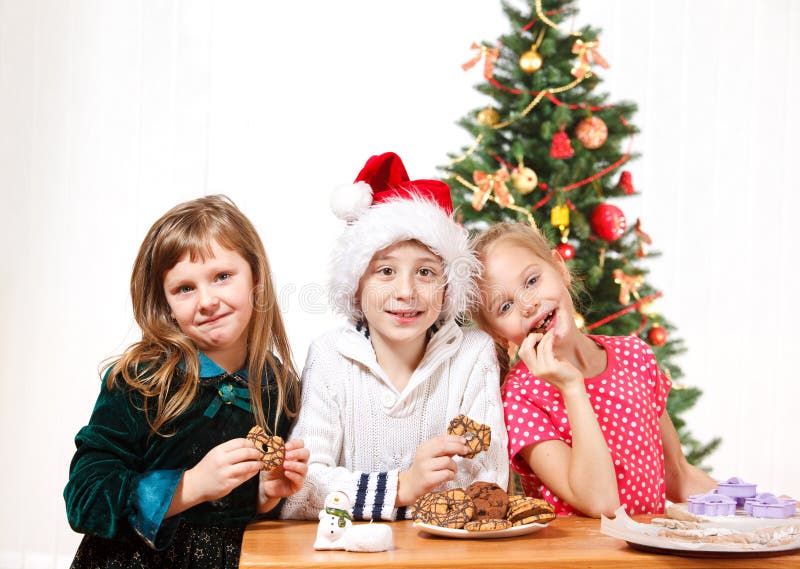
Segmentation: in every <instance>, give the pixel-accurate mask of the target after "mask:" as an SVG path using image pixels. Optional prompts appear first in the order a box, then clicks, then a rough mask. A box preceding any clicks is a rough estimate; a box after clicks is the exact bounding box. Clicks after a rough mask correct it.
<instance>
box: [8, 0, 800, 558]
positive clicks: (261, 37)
mask: <svg viewBox="0 0 800 569" xmlns="http://www.w3.org/2000/svg"><path fill="white" fill-rule="evenodd" d="M581 9H582V12H581V15H580V17H579V18H578V19H577V20H576V22H575V24H576V26H577V25H580V24H582V23H584V22H588V23H591V24H593V25H595V26H599V27H601V28H603V30H604V33H603V34H602V35H601V40H602V48H601V52H602V53H603V54H604V55H605V56H606V57H607V59H608V60H609V61H610V62H611V65H612V68H611V69H610V70H609V71H606V72H604V73H603V74H602V76H603V78H604V80H605V82H604V83H603V86H602V87H603V90H605V91H608V92H609V93H610V94H611V100H620V99H631V100H633V101H636V102H637V103H638V104H639V108H640V111H639V113H638V115H637V116H635V117H634V122H635V123H636V124H637V125H638V126H639V127H640V128H641V129H642V134H641V135H640V136H639V137H638V138H637V142H636V146H635V149H636V150H637V151H640V152H641V153H642V158H641V159H639V160H638V161H636V162H634V163H633V164H632V165H631V167H630V169H631V170H632V172H633V174H634V181H635V183H636V186H637V187H638V188H639V189H640V190H641V192H642V195H641V197H639V198H635V199H629V200H625V201H624V203H623V204H621V205H622V206H623V207H624V209H625V211H626V214H627V217H628V219H629V220H635V219H636V217H642V219H643V223H644V228H645V230H647V231H648V232H649V233H650V234H651V236H652V237H653V239H654V241H655V247H656V248H658V249H660V250H661V251H662V252H663V253H664V254H663V256H662V257H661V258H660V259H658V260H656V261H654V262H652V263H651V268H652V274H651V281H652V282H653V283H654V284H655V285H656V286H658V287H660V288H661V289H663V291H664V298H663V299H662V300H660V301H659V303H658V307H659V309H660V310H661V311H662V312H663V313H664V314H665V315H666V316H667V317H668V318H669V319H670V320H671V321H672V322H673V323H675V324H676V325H677V326H679V333H680V335H681V336H682V337H683V338H684V339H685V341H686V343H687V345H688V347H689V352H688V354H687V355H685V356H684V357H683V358H682V359H681V360H680V363H681V364H682V365H683V367H684V370H685V372H686V380H685V381H686V383H688V384H691V385H697V386H699V387H701V388H702V389H703V390H704V393H705V394H704V397H703V398H702V400H701V401H700V403H699V404H698V406H697V407H696V408H695V409H694V410H693V411H692V412H691V413H690V414H689V416H688V418H689V420H690V422H691V428H692V430H693V432H694V433H695V434H696V435H697V436H698V437H700V438H701V439H704V440H707V439H709V438H711V437H712V436H715V435H721V436H722V437H723V438H724V444H723V446H722V448H721V449H720V450H719V451H718V452H717V453H716V454H715V455H714V456H713V457H712V458H711V459H710V461H709V464H710V465H711V466H712V467H713V469H714V470H713V474H714V475H716V476H717V477H720V478H727V477H729V476H733V475H738V476H741V477H744V478H746V479H747V480H751V481H754V482H757V483H759V485H760V488H761V489H763V490H772V491H776V492H786V493H789V494H792V495H794V496H795V497H800V467H799V466H798V464H799V463H798V458H797V448H798V446H797V443H796V436H797V433H798V432H800V419H799V418H798V416H799V415H798V413H797V401H798V396H800V387H798V372H797V371H796V359H797V356H796V354H797V346H798V345H800V337H799V335H798V331H797V324H798V313H799V312H800V311H799V310H798V303H797V300H796V296H797V293H796V277H797V274H798V269H797V265H798V254H797V250H798V245H800V239H799V238H798V235H797V232H796V231H795V230H796V225H797V224H796V222H795V219H796V216H797V211H798V206H800V198H798V190H800V187H798V186H799V184H798V182H797V178H798V173H797V170H796V169H797V162H796V160H798V157H800V143H798V137H800V121H799V120H798V111H797V105H796V101H798V100H800V92H799V91H800V87H799V86H798V73H797V69H798V61H800V53H799V52H800V50H799V49H798V39H797V35H796V30H797V29H800V4H798V3H797V2H792V1H791V0H765V1H762V2H755V1H748V0H707V1H706V2H690V1H689V0H676V1H672V2H659V1H657V0H639V1H634V0H602V1H601V0H583V2H582V6H581ZM507 31H508V23H507V21H506V19H505V17H504V16H503V15H502V13H501V10H500V5H499V2H497V1H494V0H491V1H490V0H482V1H481V0H438V1H437V2H430V1H423V0H405V1H404V2H400V3H398V2H391V3H390V2H375V1H373V0H342V1H339V2H328V1H323V0H306V1H304V2H300V1H296V2H295V1H293V2H281V3H279V2H258V1H234V0H225V1H212V0H194V1H191V2H190V1H186V0H183V1H181V0H160V1H146V0H144V1H143V0H118V1H114V0H94V1H89V0H72V1H65V0H0V191H2V196H1V197H2V202H0V228H1V229H0V231H2V234H0V236H1V237H2V239H0V250H2V263H1V264H0V267H2V278H0V303H1V304H0V315H1V323H0V334H1V335H0V390H1V391H0V410H1V412H0V433H2V434H1V435H0V440H2V447H1V448H2V454H1V456H2V479H0V480H1V481H2V484H0V512H2V513H0V568H6V567H26V568H27V567H64V566H67V565H68V563H69V560H70V559H71V557H72V554H73V552H74V550H75V547H76V546H77V543H78V541H79V537H80V536H78V535H76V534H74V533H72V532H71V530H70V529H69V527H68V525H67V522H66V519H65V514H64V504H63V499H62V498H61V491H62V488H63V485H64V483H65V481H66V477H67V470H68V464H69V460H70V458H71V455H72V452H73V449H74V447H73V444H72V438H73V436H74V434H75V432H77V430H78V429H79V428H80V427H81V426H82V425H83V424H84V423H85V422H86V420H87V419H88V417H89V413H90V411H91V408H92V405H93V402H94V399H95V397H96V393H97V390H98V377H97V371H96V370H97V367H98V363H99V361H100V360H101V359H103V358H105V357H107V356H110V355H113V354H116V353H119V352H120V351H121V350H122V349H123V348H124V347H125V345H126V344H127V343H128V342H129V341H131V340H132V339H133V338H134V337H135V335H136V329H135V325H134V323H133V320H132V317H131V313H130V308H129V298H128V294H127V286H128V278H129V272H130V268H131V264H132V261H133V258H134V255H135V253H136V249H137V248H138V245H139V243H140V241H141V239H142V238H143V236H144V233H145V231H146V230H147V228H148V227H149V226H150V224H151V223H152V222H153V221H154V220H155V219H156V218H157V217H158V216H159V215H161V213H163V212H164V211H165V210H166V209H168V208H169V207H171V206H172V205H174V204H176V203H178V202H180V201H183V200H186V199H190V198H193V197H196V196H199V195H203V194H209V193H219V192H221V193H226V194H228V195H229V196H231V197H232V198H233V199H234V200H235V201H236V202H237V204H238V205H239V206H240V207H241V208H242V209H243V210H244V211H245V212H246V213H247V214H248V215H249V216H250V218H251V219H252V220H253V221H254V223H255V224H256V226H257V227H258V229H259V230H260V232H261V234H262V237H263V239H264V241H265V244H266V247H267V250H268V252H269V254H270V256H271V261H272V263H273V267H274V273H275V279H276V281H277V284H278V288H279V290H280V291H281V302H282V305H283V308H284V310H285V311H286V319H287V321H288V326H289V332H290V336H291V340H292V345H293V349H294V352H295V357H296V359H297V362H298V364H299V365H301V366H302V363H303V359H304V357H305V352H306V349H307V346H308V344H309V342H310V341H311V339H312V338H313V337H315V336H316V335H317V334H319V333H321V332H322V331H323V330H325V329H327V328H328V327H329V326H331V325H332V324H333V323H334V319H333V317H332V316H331V315H330V313H329V312H327V311H326V308H325V298H324V294H323V293H322V292H321V289H320V286H321V285H322V284H323V283H324V278H325V266H326V263H327V256H328V252H329V247H330V244H331V240H332V239H333V238H334V237H335V236H336V235H337V234H338V232H339V230H340V226H339V224H338V222H337V221H336V220H335V219H334V218H333V216H332V215H330V214H329V212H328V206H327V197H328V192H329V190H330V189H331V188H332V187H333V186H335V185H338V184H340V183H345V182H349V181H351V180H352V178H353V177H354V176H355V174H356V173H357V171H358V170H359V168H360V167H361V165H362V164H363V162H364V160H365V159H366V158H367V157H368V156H370V155H371V154H373V153H377V152H383V151H386V150H389V149H391V150H394V151H396V152H398V153H399V154H400V155H401V156H403V158H404V160H405V162H406V165H407V166H408V168H409V170H410V172H411V174H412V176H413V177H418V178H421V177H430V176H436V175H437V174H438V172H437V170H436V167H437V166H438V165H441V164H443V163H445V162H446V153H447V152H448V151H456V150H458V149H459V147H461V146H466V145H469V144H470V143H471V142H472V140H471V138H470V137H469V136H468V135H467V134H466V133H465V132H463V131H461V130H460V129H459V128H458V127H456V126H455V124H454V123H455V121H456V120H457V119H458V118H459V117H461V116H462V115H464V114H466V113H467V112H468V111H469V110H471V109H472V108H474V107H477V106H479V105H480V104H482V103H483V102H484V99H483V98H482V96H480V95H479V94H477V93H476V92H474V91H473V89H472V86H473V85H474V84H475V83H476V82H478V81H479V80H480V72H479V71H478V70H472V71H471V72H469V73H464V72H463V71H462V70H461V69H460V64H461V63H462V62H464V61H466V60H467V59H468V58H469V57H470V55H471V52H470V50H469V46H470V44H471V42H472V41H494V40H495V39H496V38H497V37H498V36H499V35H500V34H501V33H505V32H507Z"/></svg>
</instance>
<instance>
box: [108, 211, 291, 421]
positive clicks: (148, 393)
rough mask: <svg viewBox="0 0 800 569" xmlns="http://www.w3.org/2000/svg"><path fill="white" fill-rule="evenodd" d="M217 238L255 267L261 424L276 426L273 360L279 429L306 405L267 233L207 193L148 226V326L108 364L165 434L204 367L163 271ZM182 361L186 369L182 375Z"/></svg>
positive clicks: (143, 277) (254, 361) (137, 310)
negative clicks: (266, 385) (268, 384)
mask: <svg viewBox="0 0 800 569" xmlns="http://www.w3.org/2000/svg"><path fill="white" fill-rule="evenodd" d="M212 241H216V242H217V243H218V244H219V245H220V246H222V247H225V248H227V249H230V250H232V251H236V252H237V253H239V254H240V255H241V256H242V257H243V258H244V259H246V260H247V262H248V263H249V265H250V269H251V271H252V273H253V283H254V285H255V286H254V290H253V293H252V299H251V302H252V303H253V312H252V316H251V318H250V325H249V329H248V336H247V337H248V353H247V372H248V384H249V390H250V404H251V407H252V409H253V415H254V418H255V422H256V424H258V425H260V426H261V427H262V428H264V429H266V430H270V429H269V427H268V426H267V425H266V419H265V418H264V409H263V405H262V401H261V397H262V386H261V380H262V377H263V376H264V373H265V371H266V369H267V366H269V369H270V370H271V371H272V373H273V374H274V376H275V379H276V383H277V387H278V402H277V403H278V409H277V413H276V414H275V423H274V426H275V428H277V425H278V419H279V417H280V415H281V413H285V414H286V415H287V416H288V417H289V418H293V417H295V416H296V415H297V412H298V409H299V387H298V383H297V377H298V376H297V371H296V368H295V366H294V363H293V361H292V354H291V350H290V347H289V341H288V338H287V335H286V329H285V327H284V324H283V319H282V318H281V312H280V309H279V307H278V303H277V300H276V295H275V289H274V286H273V283H272V278H271V275H270V268H269V261H268V260H267V254H266V251H265V250H264V245H263V243H262V242H261V238H260V237H259V236H258V233H257V232H256V230H255V228H254V227H253V224H252V223H250V220H248V219H247V217H245V215H244V214H243V213H242V212H241V211H240V210H239V209H238V208H237V207H236V205H235V204H234V203H233V202H232V201H231V200H230V199H229V198H227V197H226V196H221V195H216V196H206V197H203V198H198V199H195V200H192V201H188V202H185V203H182V204H179V205H177V206H175V207H173V208H172V209H171V210H169V211H168V212H167V213H165V214H164V215H163V216H162V217H161V219H159V220H158V221H156V222H155V223H154V224H153V226H152V227H151V228H150V230H149V231H148V232H147V236H146V237H145V239H144V241H143V242H142V245H141V247H140V248H139V253H138V254H137V256H136V261H135V262H134V265H133V272H132V274H131V300H132V302H133V316H134V318H135V319H136V322H137V323H138V324H139V327H140V328H141V330H142V339H141V340H140V341H138V342H136V343H134V344H132V345H131V346H129V347H128V348H127V349H126V350H125V352H124V353H123V354H122V355H121V356H120V357H119V359H118V360H116V361H115V362H112V363H111V364H110V365H109V366H108V372H109V373H108V378H107V386H108V388H109V389H111V388H112V387H113V386H114V383H115V382H116V381H117V378H122V380H124V382H125V383H126V384H127V385H128V386H130V387H131V388H133V389H135V390H136V391H138V392H139V393H141V394H142V396H143V398H144V409H143V411H144V413H145V416H146V417H147V422H148V424H149V425H150V429H151V430H152V432H153V433H154V434H158V435H161V436H169V435H168V434H165V433H162V432H161V429H162V427H164V426H165V425H166V424H167V423H168V422H169V421H170V420H172V419H175V418H176V417H178V416H179V415H181V414H182V413H183V412H184V411H186V409H187V408H188V407H189V405H191V403H192V401H193V400H194V398H195V396H196V394H197V390H198V386H199V372H200V364H199V359H198V351H197V347H196V346H195V345H194V343H193V342H192V341H191V340H190V339H189V338H188V337H187V336H186V335H185V334H184V333H183V332H182V331H181V329H180V328H179V327H178V325H177V323H176V322H174V321H173V319H172V318H171V315H170V308H169V305H168V304H167V299H166V296H165V295H164V274H165V273H166V272H167V271H168V270H169V269H171V268H172V267H174V266H175V264H176V263H177V262H178V261H179V260H180V258H181V257H183V255H185V254H186V253H188V254H189V257H190V259H191V260H192V261H195V260H197V259H198V258H199V259H205V258H206V257H208V256H209V255H210V253H211V245H212ZM273 350H274V352H275V353H273ZM275 354H277V359H276V357H275ZM181 362H183V363H182V365H181V367H183V368H185V373H182V374H179V373H177V371H178V365H179V364H180V363H181ZM151 414H152V417H151Z"/></svg>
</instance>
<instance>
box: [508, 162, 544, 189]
mask: <svg viewBox="0 0 800 569" xmlns="http://www.w3.org/2000/svg"><path fill="white" fill-rule="evenodd" d="M538 183H539V177H538V176H537V175H536V172H534V171H533V170H532V169H530V168H528V167H527V166H520V167H519V168H517V169H516V170H514V172H513V173H512V174H511V185H512V186H514V189H515V190H517V191H518V192H519V193H521V194H522V195H523V196H524V195H525V194H529V193H531V192H532V191H533V190H535V189H536V186H537V184H538Z"/></svg>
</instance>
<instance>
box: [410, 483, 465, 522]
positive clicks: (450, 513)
mask: <svg viewBox="0 0 800 569" xmlns="http://www.w3.org/2000/svg"><path fill="white" fill-rule="evenodd" d="M474 513H475V504H473V503H472V500H471V499H470V497H469V496H467V494H466V492H464V490H462V489H461V488H454V489H452V490H446V491H442V492H429V493H427V494H423V495H422V496H420V497H419V498H418V499H417V501H416V502H415V503H414V510H413V518H414V521H415V522H422V523H425V524H431V525H434V526H439V527H443V528H452V529H459V528H463V527H464V525H465V524H466V523H467V522H469V521H470V520H471V519H472V516H473V514H474Z"/></svg>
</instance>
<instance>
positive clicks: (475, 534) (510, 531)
mask: <svg viewBox="0 0 800 569" xmlns="http://www.w3.org/2000/svg"><path fill="white" fill-rule="evenodd" d="M548 525H550V524H536V523H533V524H523V525H521V526H512V527H510V528H507V529H496V530H492V531H467V530H465V529H451V528H443V527H439V526H432V525H430V524H423V523H420V522H414V527H415V528H419V529H420V530H422V531H424V532H426V533H430V534H433V535H438V536H441V537H452V538H455V539H487V538H501V537H514V536H515V535H526V534H529V533H533V532H536V531H539V530H540V529H543V528H546V527H547V526H548Z"/></svg>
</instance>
